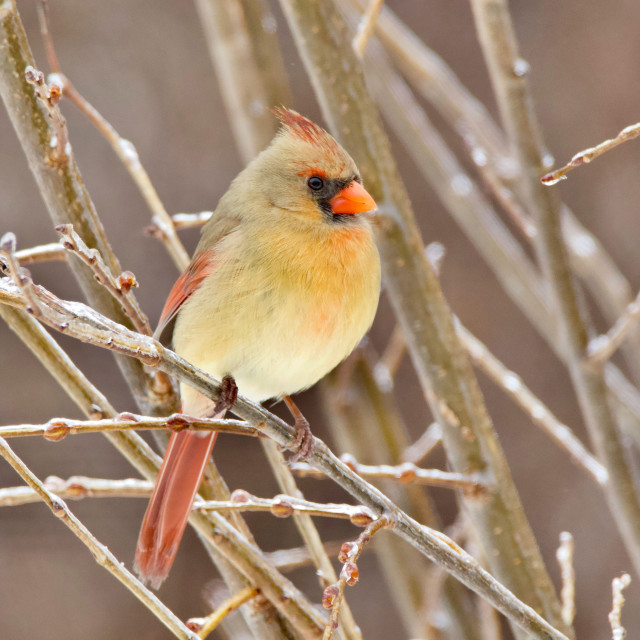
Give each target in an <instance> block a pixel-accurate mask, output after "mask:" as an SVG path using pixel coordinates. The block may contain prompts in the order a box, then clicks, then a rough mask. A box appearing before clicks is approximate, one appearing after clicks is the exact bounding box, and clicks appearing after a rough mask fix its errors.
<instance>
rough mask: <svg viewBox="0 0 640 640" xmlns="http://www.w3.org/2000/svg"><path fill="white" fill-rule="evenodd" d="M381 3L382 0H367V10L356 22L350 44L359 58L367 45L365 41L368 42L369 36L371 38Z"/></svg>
mask: <svg viewBox="0 0 640 640" xmlns="http://www.w3.org/2000/svg"><path fill="white" fill-rule="evenodd" d="M383 3H384V0H369V4H368V5H367V10H366V11H365V12H364V15H363V16H362V20H361V21H360V23H359V24H358V30H357V31H356V35H355V36H353V43H352V46H353V50H354V51H355V52H356V55H357V56H358V57H359V58H362V54H363V53H364V50H365V48H366V47H367V42H369V38H371V34H372V33H373V30H374V29H375V28H376V21H377V19H378V16H379V15H380V9H382V5H383Z"/></svg>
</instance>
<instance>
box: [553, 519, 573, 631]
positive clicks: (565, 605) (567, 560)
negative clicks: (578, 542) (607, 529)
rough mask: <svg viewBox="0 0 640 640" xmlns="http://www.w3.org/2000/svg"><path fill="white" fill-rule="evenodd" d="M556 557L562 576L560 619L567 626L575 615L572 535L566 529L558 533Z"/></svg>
mask: <svg viewBox="0 0 640 640" xmlns="http://www.w3.org/2000/svg"><path fill="white" fill-rule="evenodd" d="M556 559H557V560H558V564H559V565H560V574H561V576H562V589H561V591H560V599H561V601H562V619H563V620H564V623H565V624H566V625H567V626H568V627H569V626H571V625H572V624H573V619H574V618H575V616H576V572H575V571H574V568H573V536H572V535H571V534H570V533H569V532H568V531H563V532H562V533H561V534H560V546H559V547H558V550H557V551H556Z"/></svg>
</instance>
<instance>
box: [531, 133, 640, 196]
mask: <svg viewBox="0 0 640 640" xmlns="http://www.w3.org/2000/svg"><path fill="white" fill-rule="evenodd" d="M638 136H640V122H638V123H637V124H632V125H629V126H628V127H625V128H624V129H623V130H622V131H621V132H620V133H619V134H618V135H617V136H616V137H615V138H611V139H609V140H605V141H604V142H601V143H600V144H598V145H596V146H595V147H590V148H589V149H584V150H583V151H579V152H578V153H576V154H575V155H574V156H573V158H571V160H569V162H568V163H567V164H565V165H564V166H563V167H560V169H555V170H554V171H551V172H550V173H546V174H545V175H543V176H542V178H540V182H542V184H545V185H547V186H551V185H554V184H557V183H558V182H560V180H566V179H567V173H569V171H571V170H572V169H575V168H576V167H579V166H580V165H582V164H588V163H589V162H592V161H593V160H595V159H596V158H598V157H599V156H601V155H602V154H603V153H606V152H607V151H610V150H611V149H614V148H615V147H617V146H618V145H621V144H622V143H623V142H627V140H633V139H634V138H637V137H638Z"/></svg>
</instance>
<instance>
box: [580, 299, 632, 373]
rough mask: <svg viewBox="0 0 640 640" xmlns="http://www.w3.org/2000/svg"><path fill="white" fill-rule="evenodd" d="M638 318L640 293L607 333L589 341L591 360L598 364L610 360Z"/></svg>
mask: <svg viewBox="0 0 640 640" xmlns="http://www.w3.org/2000/svg"><path fill="white" fill-rule="evenodd" d="M638 318H640V293H638V295H637V296H636V298H635V300H634V301H633V302H631V303H629V306H627V308H626V310H625V312H624V313H623V314H622V315H621V316H620V317H619V318H618V319H617V320H616V322H615V323H614V325H613V326H612V327H611V329H609V331H607V333H605V334H603V335H601V336H598V337H596V338H592V339H591V340H590V341H589V345H588V347H587V355H588V357H589V360H590V361H591V362H594V363H598V364H602V363H603V362H605V361H606V360H609V358H611V356H612V355H613V354H614V353H615V352H616V350H617V349H618V347H619V346H620V345H621V344H622V343H623V342H624V340H625V338H626V337H627V336H628V335H629V333H630V331H631V330H632V329H633V328H634V326H635V324H636V321H637V320H638Z"/></svg>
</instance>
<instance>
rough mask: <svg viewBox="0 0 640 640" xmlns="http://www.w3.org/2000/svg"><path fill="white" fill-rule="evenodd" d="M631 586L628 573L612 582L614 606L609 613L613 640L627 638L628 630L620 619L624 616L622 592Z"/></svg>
mask: <svg viewBox="0 0 640 640" xmlns="http://www.w3.org/2000/svg"><path fill="white" fill-rule="evenodd" d="M630 584H631V576H630V575H629V574H628V573H623V574H622V575H621V576H620V577H619V578H614V579H613V581H612V582H611V591H612V592H613V604H612V607H611V611H610V612H609V624H610V625H611V638H612V640H624V638H626V637H627V630H626V629H625V628H624V627H623V626H622V622H621V620H620V618H621V616H622V606H623V605H624V596H623V595H622V592H623V590H624V589H626V588H627V587H628V586H629V585H630Z"/></svg>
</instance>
